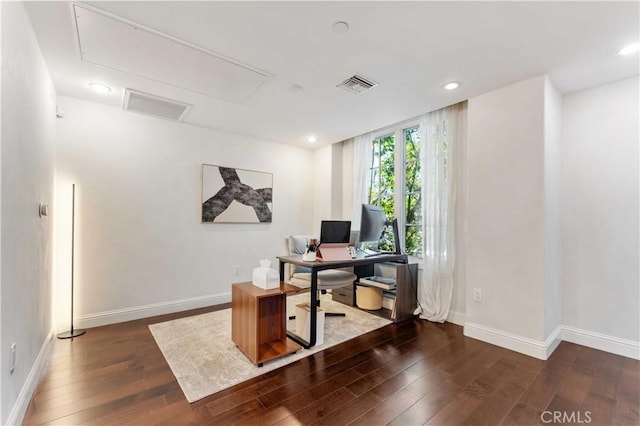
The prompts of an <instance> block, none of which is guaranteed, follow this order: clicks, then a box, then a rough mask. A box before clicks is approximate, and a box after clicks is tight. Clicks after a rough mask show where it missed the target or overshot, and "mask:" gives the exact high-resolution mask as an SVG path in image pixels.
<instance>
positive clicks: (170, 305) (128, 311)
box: [74, 293, 231, 328]
mask: <svg viewBox="0 0 640 426" xmlns="http://www.w3.org/2000/svg"><path fill="white" fill-rule="evenodd" d="M230 302H231V293H221V294H214V295H209V296H201V297H193V298H190V299H181V300H174V301H171V302H162V303H154V304H151V305H143V306H135V307H133V308H125V309H117V310H113V311H106V312H98V313H96V314H89V315H83V316H80V317H77V318H76V319H75V321H74V322H75V324H74V328H92V327H100V326H103V325H109V324H116V323H119V322H125V321H132V320H137V319H141V318H148V317H154V316H157V315H164V314H172V313H174V312H181V311H188V310H190V309H198V308H204V307H206V306H213V305H220V304H223V303H230Z"/></svg>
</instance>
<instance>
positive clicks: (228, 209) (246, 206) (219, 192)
mask: <svg viewBox="0 0 640 426" xmlns="http://www.w3.org/2000/svg"><path fill="white" fill-rule="evenodd" d="M272 194H273V174H271V173H266V172H258V171H254V170H244V169H238V168H233V167H223V166H215V165H212V164H203V165H202V223H265V222H271V210H272V208H273V196H272Z"/></svg>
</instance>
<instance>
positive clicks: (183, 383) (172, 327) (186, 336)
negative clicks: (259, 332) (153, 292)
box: [149, 293, 391, 402]
mask: <svg viewBox="0 0 640 426" xmlns="http://www.w3.org/2000/svg"><path fill="white" fill-rule="evenodd" d="M306 301H309V294H308V293H304V294H298V295H295V296H291V297H288V298H287V311H288V313H289V315H294V312H295V305H296V304H298V303H303V302H306ZM321 305H322V307H323V308H324V309H325V310H327V311H329V312H345V313H346V314H347V315H346V317H327V318H325V328H324V342H323V344H322V345H316V346H314V347H312V348H310V349H301V350H299V351H298V352H296V353H295V354H291V355H287V356H284V357H282V358H277V359H275V360H272V361H268V362H265V363H264V365H263V366H262V367H257V366H255V365H253V364H252V363H251V361H249V359H248V358H247V357H246V356H245V355H244V354H243V353H242V352H241V351H240V350H239V349H238V348H237V347H236V345H235V344H234V343H233V341H232V340H231V309H225V310H222V311H216V312H209V313H206V314H202V315H196V316H192V317H187V318H180V319H177V320H173V321H167V322H162V323H158V324H152V325H150V326H149V329H150V330H151V334H152V335H153V337H154V339H155V340H156V343H157V344H158V346H159V347H160V350H161V351H162V354H163V355H164V357H165V358H166V360H167V363H168V364H169V366H170V367H171V371H173V374H174V375H175V376H176V379H177V380H178V383H179V384H180V387H181V388H182V391H183V392H184V394H185V396H186V397H187V400H188V401H189V402H195V401H198V400H199V399H202V398H204V397H206V396H209V395H212V394H214V393H216V392H219V391H221V390H223V389H225V388H228V387H231V386H233V385H236V384H238V383H241V382H243V381H245V380H248V379H250V378H252V377H256V376H259V375H261V374H264V373H266V372H268V371H271V370H275V369H276V368H278V367H282V366H283V365H286V364H289V363H292V362H293V361H296V360H298V359H301V358H304V357H306V356H309V355H311V354H313V353H315V352H318V351H321V350H323V349H327V348H329V347H331V346H334V345H336V344H338V343H341V342H344V341H346V340H349V339H352V338H354V337H356V336H359V335H361V334H364V333H367V332H369V331H371V330H375V329H377V328H380V327H383V326H385V325H387V324H390V323H391V321H389V320H386V319H384V318H380V317H378V316H375V315H372V314H369V313H367V312H366V311H361V310H359V309H356V308H352V307H350V306H346V305H343V304H342V303H338V302H333V301H332V300H331V299H330V295H324V296H323V297H322V301H321ZM287 328H288V329H289V330H294V331H295V320H289V321H288V322H287Z"/></svg>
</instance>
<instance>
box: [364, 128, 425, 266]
mask: <svg viewBox="0 0 640 426" xmlns="http://www.w3.org/2000/svg"><path fill="white" fill-rule="evenodd" d="M419 129H420V128H419V126H418V125H417V124H415V123H409V124H407V125H405V126H399V127H397V128H394V129H388V130H387V131H386V132H381V134H380V136H377V137H376V138H375V139H374V140H373V141H372V154H373V155H372V161H371V167H370V180H369V182H370V186H369V196H368V202H369V204H373V205H377V206H380V207H382V209H383V210H384V211H385V213H386V214H387V217H388V218H390V219H391V218H396V219H398V229H399V230H400V241H401V243H402V244H403V246H404V247H405V250H406V252H407V253H408V254H410V255H412V256H416V257H422V253H423V241H422V235H423V230H422V174H421V170H420V132H419ZM396 141H399V142H396ZM379 248H380V249H381V250H392V249H393V234H392V232H391V228H390V227H389V229H388V231H387V232H386V233H385V235H384V236H383V239H382V241H381V242H380V246H379Z"/></svg>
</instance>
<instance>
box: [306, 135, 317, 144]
mask: <svg viewBox="0 0 640 426" xmlns="http://www.w3.org/2000/svg"><path fill="white" fill-rule="evenodd" d="M307 142H309V143H316V142H318V138H316V137H315V136H314V135H309V137H308V138H307Z"/></svg>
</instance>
